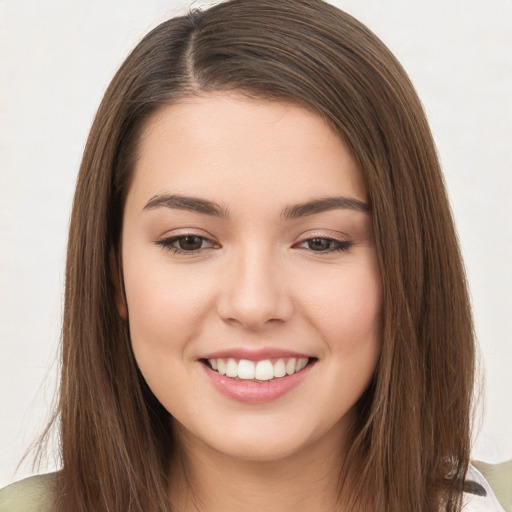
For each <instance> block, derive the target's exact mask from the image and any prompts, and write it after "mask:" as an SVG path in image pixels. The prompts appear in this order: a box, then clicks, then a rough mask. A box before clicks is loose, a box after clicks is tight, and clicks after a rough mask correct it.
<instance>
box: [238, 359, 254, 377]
mask: <svg viewBox="0 0 512 512" xmlns="http://www.w3.org/2000/svg"><path fill="white" fill-rule="evenodd" d="M254 372H255V367H254V363H253V362H252V361H248V360H247V359H241V360H240V362H239V363H238V377H239V378H240V379H248V380H251V379H254Z"/></svg>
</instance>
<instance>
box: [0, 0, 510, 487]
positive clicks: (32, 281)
mask: <svg viewBox="0 0 512 512" xmlns="http://www.w3.org/2000/svg"><path fill="white" fill-rule="evenodd" d="M209 3H210V2H193V5H195V6H201V5H208V4H209ZM333 3H335V4H336V5H338V6H339V7H341V8H342V9H344V10H346V11H348V12H349V13H351V14H352V15H354V16H355V17H357V18H359V19H360V20H361V21H363V22H364V23H366V24H367V25H368V26H369V27H370V28H371V29H372V30H373V31H374V32H375V33H376V34H377V35H378V36H379V37H380V38H381V39H382V40H383V41H384V42H385V43H386V44H387V45H388V46H389V47H390V48H391V50H392V51H393V52H394V53H395V54H396V55H397V57H398V58H399V60H400V61H401V62H402V64H403V65H404V67H405V68H406V69H407V71H408V72H409V74H410V76H411V78H412V80H413V82H414V84H415V85H416V87H417V90H418V92H419V95H420V97H421V99H422V101H423V103H424V106H425V109H426V111H427V115H428V117H429V119H430V122H431V126H432V129H433V132H434V135H435V139H436V143H437V145H438V150H439V153H440V157H441V162H442V164H443V168H444V172H445V176H446V182H447V186H448V191H449V194H450V198H451V201H452V207H453V212H454V215H455V219H456V223H457V229H458V232H459V236H460V242H461V245H462V249H463V253H464V257H465V261H466V267H467V274H468V278H469V282H470V288H471V294H472V300H473V307H474V314H475V323H476V330H477V335H478V338H479V341H480V345H481V352H482V363H483V364H482V367H483V370H484V371H485V388H484V389H485V393H484V397H483V403H484V404H485V405H484V407H483V408H482V409H481V414H480V420H478V421H477V424H476V428H475V439H476V442H475V447H474V456H475V458H479V459H483V460H486V461H489V462H499V461H501V460H505V459H510V458H512V398H511V395H512V371H511V369H512V270H511V266H512V207H511V202H512V199H511V192H512V154H511V153H512V150H511V147H512V0H414V1H413V0H340V1H336V2H333ZM189 5H190V4H189V2H183V1H178V0H176V1H171V0H165V1H164V0H145V1H142V0H45V1H44V2H41V1H40V0H0V487H1V486H3V485H5V484H8V483H10V482H11V481H13V480H14V479H19V478H22V477H24V476H27V475H29V474H31V468H30V464H28V463H24V464H22V465H21V466H20V468H19V469H18V471H17V472H16V468H17V465H18V463H19V461H20V459H21V457H22V455H23V454H24V453H25V451H26V450H27V448H28V447H29V445H30V444H31V442H32V441H34V439H35V438H36V437H37V436H38V435H39V434H40V432H41V431H42V429H43V427H44V424H45V422H46V420H47V418H48V413H49V410H50V408H51V405H52V401H53V397H54V396H55V393H56V375H57V371H58V364H57V363H56V362H55V361H56V359H57V357H58V342H59V331H60V322H61V306H62V291H63V282H64V275H63V274H64V272H63V269H64V262H65V245H66V237H67V233H66V231H67V225H68V219H69V212H70V207H71V201H72V194H73V187H74V182H75V178H76V174H77V169H78V166H79V162H80V158H81V153H82V150H83V146H84V143H85V140H86V137H87V133H88V129H89V127H90V124H91V121H92V118H93V115H94V112H95V110H96V108H97V106H98V104H99V101H100V99H101V96H102V93H103V92H104V90H105V88H106V86H107V84H108V82H109V81H110V79H111V78H112V76H113V74H114V72H115V70H116V69H117V68H118V66H119V65H120V64H121V62H122V60H123V59H124V57H125V56H126V55H127V54H128V52H129V51H130V50H131V49H132V47H133V46H134V45H135V44H136V43H137V42H138V41H139V40H140V38H141V37H142V36H143V35H144V34H145V33H146V32H147V31H148V30H149V29H151V28H153V27H154V26H155V25H156V24H158V23H159V22H161V21H163V20H164V19H166V18H168V17H170V16H174V15H176V14H180V13H184V12H186V10H187V8H188V7H189ZM477 433H479V435H478V436H477V435H476V434H477ZM55 467H56V465H55V462H54V461H53V460H52V458H51V457H50V460H49V463H48V466H47V467H45V466H43V468H42V470H43V471H44V470H53V469H54V468H55Z"/></svg>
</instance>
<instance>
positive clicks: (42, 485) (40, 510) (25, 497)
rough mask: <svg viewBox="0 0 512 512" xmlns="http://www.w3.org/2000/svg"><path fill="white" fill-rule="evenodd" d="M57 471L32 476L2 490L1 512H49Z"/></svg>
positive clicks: (0, 493)
mask: <svg viewBox="0 0 512 512" xmlns="http://www.w3.org/2000/svg"><path fill="white" fill-rule="evenodd" d="M55 475H56V474H55V473H49V474H47V475H38V476H31V477H30V478H26V479H25V480H21V481H19V482H16V483H14V484H11V485H8V486H7V487H5V488H4V489H1V490H0V512H47V511H49V510H50V506H51V502H52V485H53V482H54V480H55Z"/></svg>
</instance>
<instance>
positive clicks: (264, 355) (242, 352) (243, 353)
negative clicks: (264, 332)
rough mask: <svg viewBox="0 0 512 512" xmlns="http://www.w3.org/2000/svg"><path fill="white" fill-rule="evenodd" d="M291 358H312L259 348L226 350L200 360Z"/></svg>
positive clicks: (274, 349) (281, 350)
mask: <svg viewBox="0 0 512 512" xmlns="http://www.w3.org/2000/svg"><path fill="white" fill-rule="evenodd" d="M293 357H296V358H300V357H307V358H311V357H312V356H311V355H310V354H309V355H308V354H303V353H300V352H293V351H290V350H284V349H279V348H261V349H256V350H247V349H244V348H234V349H227V350H220V351H217V352H211V353H209V354H206V355H204V356H201V358H200V359H229V358H232V359H247V360H249V361H262V360H264V359H271V360H272V359H281V358H287V359H291V358H293Z"/></svg>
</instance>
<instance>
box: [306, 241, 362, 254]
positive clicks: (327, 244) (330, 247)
mask: <svg viewBox="0 0 512 512" xmlns="http://www.w3.org/2000/svg"><path fill="white" fill-rule="evenodd" d="M352 245H353V243H352V242H348V241H342V240H336V239H335V238H326V237H315V238H308V239H307V240H303V241H302V242H300V243H299V244H298V246H299V247H301V248H304V249H309V250H310V251H313V252H320V253H322V252H323V253H326V252H343V251H348V250H349V249H350V247H351V246H352Z"/></svg>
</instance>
